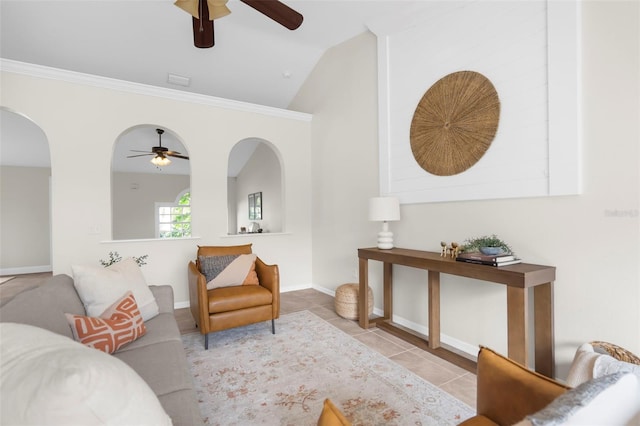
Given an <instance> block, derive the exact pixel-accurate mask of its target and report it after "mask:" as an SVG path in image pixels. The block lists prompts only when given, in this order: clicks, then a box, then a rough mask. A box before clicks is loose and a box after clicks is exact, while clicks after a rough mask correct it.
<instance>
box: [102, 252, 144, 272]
mask: <svg viewBox="0 0 640 426" xmlns="http://www.w3.org/2000/svg"><path fill="white" fill-rule="evenodd" d="M148 257H149V255H148V254H145V255H142V256H140V257H135V256H133V260H135V261H136V263H137V264H138V266H140V267H142V266H143V265H146V264H147V258H148ZM121 260H122V256H120V254H119V253H118V252H117V251H110V252H109V259H107V260H102V259H100V264H101V265H102V266H104V267H105V268H106V267H108V266H111V265H113V264H114V263H117V262H120V261H121Z"/></svg>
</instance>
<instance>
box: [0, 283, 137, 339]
mask: <svg viewBox="0 0 640 426" xmlns="http://www.w3.org/2000/svg"><path fill="white" fill-rule="evenodd" d="M123 294H124V292H123ZM121 295H122V294H121ZM65 313H70V314H74V315H85V310H84V306H83V305H82V301H81V300H80V297H79V296H78V293H77V292H76V289H75V287H74V285H73V280H72V279H71V277H70V276H68V275H55V276H53V277H51V278H50V279H48V280H47V281H46V282H45V283H44V284H42V285H41V286H39V287H36V288H33V289H30V290H26V291H23V292H22V293H19V294H17V295H16V296H14V297H13V298H12V299H11V300H9V301H8V302H6V303H5V304H4V305H2V307H1V308H0V321H2V322H16V323H21V324H30V325H33V326H36V327H41V328H44V329H47V330H50V331H53V332H54V333H58V334H61V335H63V336H67V337H69V338H73V334H72V333H71V329H70V328H69V323H68V322H67V318H66V317H65Z"/></svg>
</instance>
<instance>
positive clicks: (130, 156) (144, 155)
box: [127, 151, 156, 158]
mask: <svg viewBox="0 0 640 426" xmlns="http://www.w3.org/2000/svg"><path fill="white" fill-rule="evenodd" d="M136 152H143V151H136ZM147 155H156V154H155V153H153V152H150V153H148V154H138V155H127V158H133V157H146V156H147Z"/></svg>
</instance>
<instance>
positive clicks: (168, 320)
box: [117, 313, 181, 353]
mask: <svg viewBox="0 0 640 426" xmlns="http://www.w3.org/2000/svg"><path fill="white" fill-rule="evenodd" d="M144 326H145V327H146V329H147V332H146V334H145V335H144V336H141V337H139V338H138V339H136V340H134V341H133V342H131V343H129V344H128V345H124V346H122V347H121V348H119V349H118V350H117V353H120V352H125V351H134V350H136V349H138V348H142V347H145V346H150V345H155V344H158V343H163V342H168V341H176V342H180V341H181V339H180V330H179V329H178V324H177V323H176V320H175V317H174V316H173V314H169V313H162V314H159V315H157V316H155V317H153V319H151V320H149V321H147V322H145V323H144Z"/></svg>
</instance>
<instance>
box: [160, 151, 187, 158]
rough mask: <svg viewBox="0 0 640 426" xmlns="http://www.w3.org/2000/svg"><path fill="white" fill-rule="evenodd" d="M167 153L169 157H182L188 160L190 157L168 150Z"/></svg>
mask: <svg viewBox="0 0 640 426" xmlns="http://www.w3.org/2000/svg"><path fill="white" fill-rule="evenodd" d="M165 155H168V156H169V157H176V158H182V159H184V160H188V159H189V157H187V156H186V155H178V154H174V153H172V152H167V153H165Z"/></svg>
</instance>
